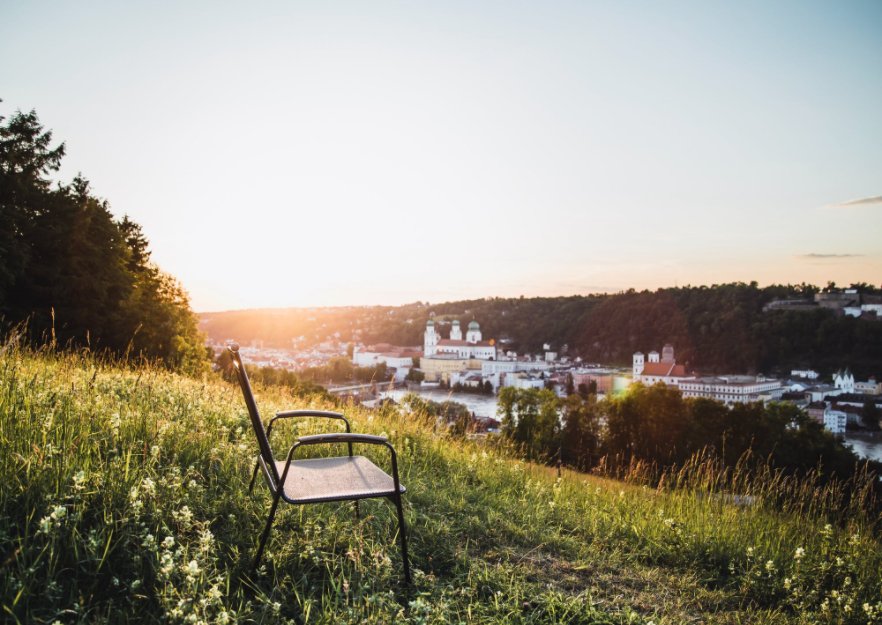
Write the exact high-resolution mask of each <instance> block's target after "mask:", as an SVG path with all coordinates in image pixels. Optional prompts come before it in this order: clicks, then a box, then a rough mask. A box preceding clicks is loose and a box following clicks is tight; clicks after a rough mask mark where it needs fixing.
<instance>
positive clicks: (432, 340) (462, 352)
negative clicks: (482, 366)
mask: <svg viewBox="0 0 882 625" xmlns="http://www.w3.org/2000/svg"><path fill="white" fill-rule="evenodd" d="M441 354H450V355H452V356H458V357H460V358H474V359H477V360H496V345H495V343H494V342H493V341H482V340H481V327H480V326H479V325H478V322H477V321H471V322H469V329H468V331H467V332H466V337H465V340H463V338H462V329H461V328H460V327H459V320H454V321H453V326H452V327H451V328H450V338H449V339H442V338H441V336H440V334H438V333H437V332H435V322H434V321H433V320H432V319H429V321H427V322H426V332H425V334H424V335H423V355H424V356H426V357H429V358H431V357H432V356H438V355H441Z"/></svg>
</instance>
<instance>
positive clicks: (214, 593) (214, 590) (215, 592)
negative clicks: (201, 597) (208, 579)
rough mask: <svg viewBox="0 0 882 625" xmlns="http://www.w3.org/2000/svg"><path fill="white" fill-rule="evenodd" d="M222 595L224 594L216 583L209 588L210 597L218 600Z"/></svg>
mask: <svg viewBox="0 0 882 625" xmlns="http://www.w3.org/2000/svg"><path fill="white" fill-rule="evenodd" d="M222 596H223V595H222V594H221V591H220V588H218V587H217V586H216V585H215V586H212V587H211V588H209V590H208V597H209V598H210V599H213V600H215V601H217V600H218V599H220V598H221V597H222Z"/></svg>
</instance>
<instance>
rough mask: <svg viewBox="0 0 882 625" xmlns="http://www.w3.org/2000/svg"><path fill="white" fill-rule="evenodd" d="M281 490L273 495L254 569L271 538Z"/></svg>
mask: <svg viewBox="0 0 882 625" xmlns="http://www.w3.org/2000/svg"><path fill="white" fill-rule="evenodd" d="M280 495H281V491H280V492H279V493H277V494H276V495H275V496H274V497H273V505H272V507H271V508H270V511H269V516H268V517H267V518H266V527H265V528H263V535H262V536H261V537H260V545H258V547H257V555H255V556H254V570H255V571H256V570H257V567H258V565H260V557H261V556H262V555H263V548H264V547H265V546H266V539H267V538H269V533H270V528H271V527H272V525H273V517H275V516H276V508H277V507H278V506H279V498H280Z"/></svg>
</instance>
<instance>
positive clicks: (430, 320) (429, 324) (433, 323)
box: [426, 319, 435, 326]
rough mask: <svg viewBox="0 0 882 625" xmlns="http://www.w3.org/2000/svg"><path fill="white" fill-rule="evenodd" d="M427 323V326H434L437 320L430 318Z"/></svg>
mask: <svg viewBox="0 0 882 625" xmlns="http://www.w3.org/2000/svg"><path fill="white" fill-rule="evenodd" d="M426 325H427V326H433V325H435V322H434V321H433V320H432V319H429V320H428V321H427V322H426Z"/></svg>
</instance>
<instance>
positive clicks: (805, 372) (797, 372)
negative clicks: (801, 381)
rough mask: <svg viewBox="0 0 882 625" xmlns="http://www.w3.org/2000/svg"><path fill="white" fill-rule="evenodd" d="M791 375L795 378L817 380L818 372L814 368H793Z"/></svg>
mask: <svg viewBox="0 0 882 625" xmlns="http://www.w3.org/2000/svg"><path fill="white" fill-rule="evenodd" d="M790 375H791V377H794V378H805V379H807V380H817V379H818V375H819V374H818V372H817V371H814V370H812V369H793V370H792V371H791V372H790Z"/></svg>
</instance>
